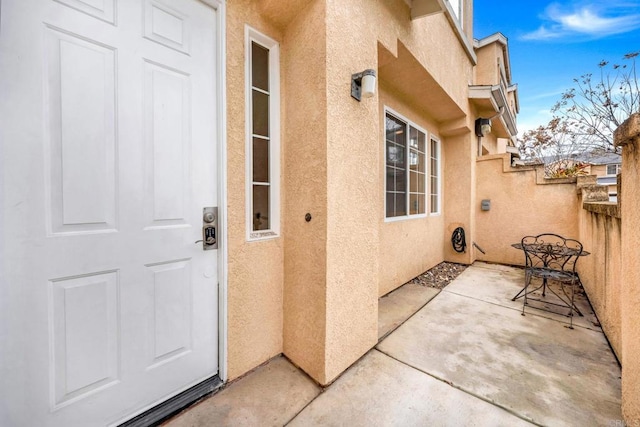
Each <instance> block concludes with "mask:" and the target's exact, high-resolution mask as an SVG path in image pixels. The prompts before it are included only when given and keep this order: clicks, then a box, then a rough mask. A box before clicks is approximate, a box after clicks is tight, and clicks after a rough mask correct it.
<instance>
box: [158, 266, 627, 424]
mask: <svg viewBox="0 0 640 427" xmlns="http://www.w3.org/2000/svg"><path fill="white" fill-rule="evenodd" d="M523 276H524V274H523V271H522V270H521V269H517V268H512V267H505V266H498V265H490V264H484V263H475V264H474V265H473V266H471V267H469V268H467V269H466V270H465V271H464V273H462V274H461V275H460V276H459V277H458V278H457V279H456V280H455V281H454V282H452V283H451V284H450V285H449V286H447V287H446V288H445V289H444V290H443V291H442V292H440V293H439V294H437V292H438V291H437V290H434V289H430V288H423V287H420V286H418V285H405V286H404V287H402V288H400V289H398V290H396V291H394V292H393V293H391V294H389V295H388V296H386V297H383V298H381V299H380V303H379V304H380V308H379V313H380V321H379V335H380V336H381V337H385V338H383V339H382V340H381V341H380V342H379V343H378V345H377V346H376V347H375V348H374V349H372V350H371V351H369V352H368V353H367V354H366V355H365V356H364V357H362V358H361V359H360V360H359V361H358V362H356V363H355V364H354V365H353V366H352V367H351V368H350V369H349V370H347V371H346V372H345V373H344V374H343V375H342V376H341V377H340V378H338V379H337V380H336V381H335V382H334V383H333V384H332V385H331V386H329V387H327V388H326V389H324V390H322V389H321V388H320V387H319V386H317V385H316V384H315V383H314V382H313V381H312V380H310V379H309V378H308V377H307V376H306V375H305V374H304V373H303V372H302V371H300V370H299V369H297V368H295V367H294V366H293V365H291V364H290V363H289V362H288V361H287V360H286V359H285V358H283V357H278V358H275V359H273V360H272V361H270V362H269V363H268V364H266V365H264V366H262V367H260V368H258V369H256V370H255V371H253V372H252V373H250V374H248V375H246V376H245V377H243V378H241V379H240V380H238V381H235V382H233V383H232V384H230V385H229V386H227V387H226V388H225V389H223V390H222V391H220V392H219V393H217V394H215V395H214V396H212V397H211V398H209V399H206V400H204V401H202V402H201V403H199V404H198V405H196V406H194V407H192V408H190V409H188V410H187V411H185V412H183V413H181V414H179V415H178V416H176V417H174V418H173V419H172V420H170V421H168V422H167V423H166V425H167V426H170V427H182V426H213V425H215V426H227V425H228V426H282V425H289V426H313V425H323V426H324V425H329V426H341V425H345V426H347V425H348V426H426V425H429V426H432V425H433V426H526V425H548V426H607V425H622V423H621V422H620V421H619V420H621V419H622V416H621V413H620V368H619V366H618V364H617V362H616V360H615V358H614V356H613V354H612V352H611V350H610V348H609V346H608V344H607V342H606V339H605V337H604V334H603V333H602V331H601V330H600V328H599V326H598V324H597V321H596V319H595V316H594V315H593V313H592V311H591V309H590V307H589V304H588V301H587V300H586V299H585V298H584V297H582V296H581V297H580V298H578V303H577V305H578V308H579V309H580V310H581V311H582V312H583V313H584V314H585V316H584V317H576V318H574V329H569V328H567V326H568V322H567V321H568V318H566V317H564V316H559V315H555V314H551V313H547V312H542V311H538V310H534V309H531V308H527V310H526V315H525V316H522V315H521V314H520V312H521V310H522V300H521V299H519V300H517V301H511V298H512V297H513V296H514V295H515V294H516V293H517V292H518V291H519V290H520V289H521V287H522V283H523ZM436 294H437V296H435V295H436ZM434 296H435V298H434ZM432 298H433V300H431V299H432ZM429 301H430V302H429ZM427 303H428V304H427ZM425 304H426V305H425ZM414 313H415V314H414ZM406 319H408V320H406ZM405 320H406V321H405ZM398 325H400V326H399V327H397V326H398ZM396 327H397V329H395V330H393V329H394V328H396ZM390 330H393V331H392V332H391V333H389V331H390Z"/></svg>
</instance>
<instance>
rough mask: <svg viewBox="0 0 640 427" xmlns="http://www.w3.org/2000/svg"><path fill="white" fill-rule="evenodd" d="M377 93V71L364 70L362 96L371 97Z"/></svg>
mask: <svg viewBox="0 0 640 427" xmlns="http://www.w3.org/2000/svg"><path fill="white" fill-rule="evenodd" d="M375 93H376V72H375V71H374V70H364V71H363V72H362V97H363V98H371V97H372V96H373V95H375Z"/></svg>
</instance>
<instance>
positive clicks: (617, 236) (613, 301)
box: [578, 206, 622, 360]
mask: <svg viewBox="0 0 640 427" xmlns="http://www.w3.org/2000/svg"><path fill="white" fill-rule="evenodd" d="M578 209H579V211H580V213H579V221H580V242H581V243H582V244H583V246H584V248H585V250H587V251H588V252H590V253H591V255H589V256H586V257H582V258H581V259H580V261H579V262H578V273H579V274H580V281H581V282H582V284H583V286H584V288H585V291H586V292H587V295H588V297H589V302H590V303H591V306H592V307H593V309H594V310H595V312H596V313H597V315H598V320H599V321H600V324H601V325H602V329H603V331H604V333H605V334H606V335H607V339H608V340H609V343H610V344H611V347H612V348H613V350H614V352H615V353H616V356H617V357H618V359H619V360H621V359H622V336H621V332H622V331H621V327H622V325H621V320H622V314H621V312H620V309H621V303H622V300H621V298H620V291H621V289H620V288H621V284H622V283H621V281H620V275H621V268H622V265H621V255H622V254H621V252H620V249H621V244H622V241H621V238H622V235H621V227H622V224H621V220H620V218H616V217H615V216H609V215H605V214H601V213H596V212H591V211H587V210H586V209H583V208H582V206H580V207H579V208H578Z"/></svg>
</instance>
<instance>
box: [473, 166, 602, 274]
mask: <svg viewBox="0 0 640 427" xmlns="http://www.w3.org/2000/svg"><path fill="white" fill-rule="evenodd" d="M505 171H506V172H505ZM476 174H477V183H476V185H477V194H476V198H475V199H474V200H475V201H474V216H475V217H476V236H475V237H476V242H477V244H478V245H479V246H480V247H481V248H482V249H484V251H485V252H486V255H483V254H481V253H479V252H477V253H476V254H477V259H479V260H482V261H489V262H496V263H503V264H523V262H524V256H523V254H522V252H521V251H518V250H516V249H513V248H512V247H511V246H510V245H511V244H512V243H516V242H519V241H520V240H521V239H522V237H524V236H526V235H536V234H541V233H556V234H560V235H562V236H565V237H571V238H579V227H578V214H577V212H578V207H579V206H580V205H579V199H578V196H577V194H576V186H575V184H573V183H569V184H552V183H549V184H538V182H539V177H537V176H536V171H535V170H533V169H519V168H511V167H510V166H509V154H501V155H493V156H487V157H482V158H480V159H478V161H477V170H476ZM548 182H553V181H548ZM483 199H489V200H491V210H489V211H482V210H481V209H480V203H481V201H482V200H483ZM469 244H470V243H469ZM585 249H586V250H589V248H585Z"/></svg>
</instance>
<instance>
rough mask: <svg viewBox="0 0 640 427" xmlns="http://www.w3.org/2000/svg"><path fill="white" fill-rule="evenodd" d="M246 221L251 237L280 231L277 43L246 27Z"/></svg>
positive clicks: (263, 237) (261, 237)
mask: <svg viewBox="0 0 640 427" xmlns="http://www.w3.org/2000/svg"><path fill="white" fill-rule="evenodd" d="M245 28H246V32H245V37H246V38H245V41H246V44H245V60H246V64H245V66H246V68H245V70H246V76H245V84H246V89H245V90H246V96H247V98H246V99H247V105H246V110H245V111H246V113H245V119H246V151H245V152H246V175H245V176H246V181H245V182H246V206H247V208H246V224H247V238H248V239H249V240H254V239H265V238H272V237H277V236H278V235H279V232H280V208H279V205H280V181H279V177H280V110H279V104H280V70H279V63H280V54H279V45H278V42H277V41H275V40H273V39H271V38H270V37H268V36H266V35H264V34H261V33H259V32H257V31H255V30H254V29H252V28H249V27H245Z"/></svg>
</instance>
